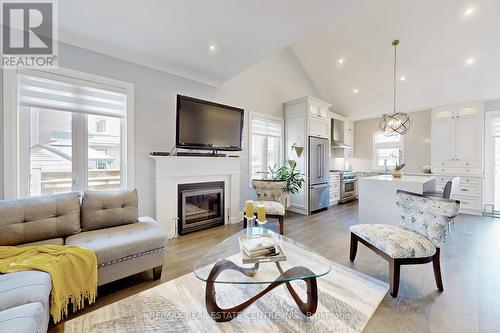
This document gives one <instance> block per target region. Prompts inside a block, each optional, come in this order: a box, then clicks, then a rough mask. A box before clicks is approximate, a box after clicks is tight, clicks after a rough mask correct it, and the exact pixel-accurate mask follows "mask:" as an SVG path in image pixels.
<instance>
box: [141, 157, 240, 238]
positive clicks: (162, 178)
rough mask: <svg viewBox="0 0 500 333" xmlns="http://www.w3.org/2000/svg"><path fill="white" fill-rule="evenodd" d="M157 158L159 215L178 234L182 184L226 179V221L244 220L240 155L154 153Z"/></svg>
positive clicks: (173, 232)
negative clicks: (202, 155)
mask: <svg viewBox="0 0 500 333" xmlns="http://www.w3.org/2000/svg"><path fill="white" fill-rule="evenodd" d="M151 158H153V159H154V160H155V166H156V170H155V178H156V219H157V220H158V222H159V223H160V224H161V225H162V226H163V227H164V228H165V229H166V230H167V231H168V233H169V235H170V237H173V236H175V234H176V224H177V218H178V216H179V215H178V208H177V207H178V202H177V201H178V192H177V186H178V185H179V184H191V183H204V182H213V181H223V182H224V207H225V214H224V223H225V224H229V223H238V222H240V221H241V219H242V217H241V216H240V215H241V212H240V211H241V207H239V205H240V159H239V158H237V157H198V156H196V157H194V156H152V157H151Z"/></svg>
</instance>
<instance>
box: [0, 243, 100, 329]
mask: <svg viewBox="0 0 500 333" xmlns="http://www.w3.org/2000/svg"><path fill="white" fill-rule="evenodd" d="M26 270H39V271H43V272H47V273H49V274H50V277H51V278H52V291H51V296H50V314H51V315H52V319H53V321H54V323H57V322H59V321H60V320H61V319H62V318H63V317H64V316H66V315H67V314H68V304H69V303H70V302H71V303H73V309H74V310H75V311H76V310H78V309H81V308H82V307H83V306H84V304H85V300H86V299H87V300H88V301H89V304H91V303H93V302H94V301H95V297H96V293H97V258H96V256H95V253H94V252H93V251H91V250H89V249H85V248H82V247H79V246H70V245H37V246H23V247H17V246H0V273H12V272H17V271H26Z"/></svg>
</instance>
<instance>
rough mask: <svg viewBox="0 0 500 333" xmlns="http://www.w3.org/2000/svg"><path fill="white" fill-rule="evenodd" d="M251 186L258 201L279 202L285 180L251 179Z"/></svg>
mask: <svg viewBox="0 0 500 333" xmlns="http://www.w3.org/2000/svg"><path fill="white" fill-rule="evenodd" d="M252 186H253V188H254V189H255V192H257V199H258V200H259V201H275V202H280V200H281V195H282V194H283V189H284V188H285V187H286V181H282V180H256V179H254V180H252Z"/></svg>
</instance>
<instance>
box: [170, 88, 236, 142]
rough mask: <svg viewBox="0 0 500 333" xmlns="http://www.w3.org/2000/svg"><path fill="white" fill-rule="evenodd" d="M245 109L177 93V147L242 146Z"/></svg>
mask: <svg viewBox="0 0 500 333" xmlns="http://www.w3.org/2000/svg"><path fill="white" fill-rule="evenodd" d="M242 130H243V109H239V108H235V107H232V106H227V105H222V104H217V103H213V102H208V101H204V100H200V99H196V98H192V97H187V96H181V95H177V129H176V147H177V148H188V149H205V150H233V151H239V150H241V133H242Z"/></svg>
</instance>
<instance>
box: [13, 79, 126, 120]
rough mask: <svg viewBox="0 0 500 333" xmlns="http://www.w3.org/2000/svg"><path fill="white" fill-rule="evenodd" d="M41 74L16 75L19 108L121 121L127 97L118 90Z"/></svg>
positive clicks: (124, 113) (123, 116)
mask: <svg viewBox="0 0 500 333" xmlns="http://www.w3.org/2000/svg"><path fill="white" fill-rule="evenodd" d="M41 73H42V72H40V73H37V76H31V75H25V74H20V75H18V86H19V95H18V96H19V103H20V105H22V106H30V107H38V108H45V109H54V110H63V111H70V112H77V113H83V114H94V115H100V116H108V117H119V118H125V115H126V110H127V95H126V94H125V93H123V92H120V91H119V89H118V88H116V87H111V86H109V87H108V86H104V85H97V84H94V83H93V82H90V81H85V80H79V79H71V80H68V78H66V77H64V81H63V80H57V77H58V75H54V74H50V73H43V76H40V75H39V74H41Z"/></svg>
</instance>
